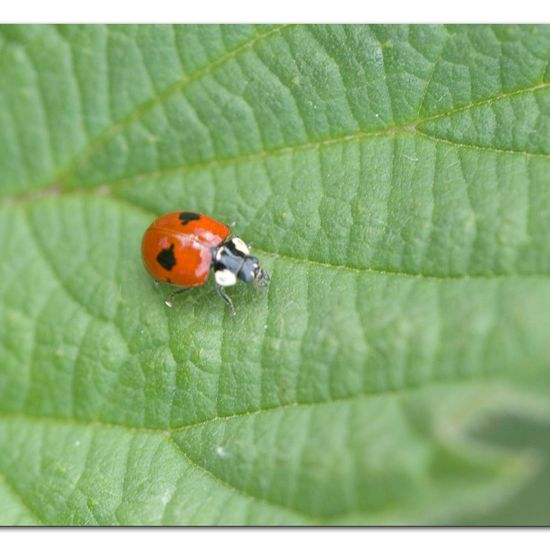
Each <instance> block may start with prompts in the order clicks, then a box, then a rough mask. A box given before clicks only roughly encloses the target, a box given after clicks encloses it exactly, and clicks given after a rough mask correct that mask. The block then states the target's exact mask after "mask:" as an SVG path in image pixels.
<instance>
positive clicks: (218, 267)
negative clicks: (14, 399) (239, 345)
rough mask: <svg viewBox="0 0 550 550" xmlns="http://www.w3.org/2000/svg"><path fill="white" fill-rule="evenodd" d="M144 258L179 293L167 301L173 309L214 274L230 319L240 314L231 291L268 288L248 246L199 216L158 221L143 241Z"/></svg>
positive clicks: (153, 272)
mask: <svg viewBox="0 0 550 550" xmlns="http://www.w3.org/2000/svg"><path fill="white" fill-rule="evenodd" d="M141 253H142V257H143V263H144V265H145V268H146V269H147V271H148V272H149V274H150V275H151V276H152V277H153V278H154V279H155V280H156V281H161V282H165V283H169V284H171V285H174V286H176V287H179V288H178V289H177V290H175V291H174V292H173V293H172V294H170V296H169V298H167V299H166V305H167V306H169V307H171V306H172V302H171V299H170V298H171V297H172V296H173V295H175V294H178V293H180V292H183V291H185V290H188V289H190V288H193V287H197V286H202V285H204V284H205V283H206V281H207V279H208V275H209V273H210V271H212V272H213V273H214V280H215V282H216V289H217V291H218V294H219V295H220V296H221V297H222V298H223V299H224V301H225V303H226V304H227V305H228V306H229V311H230V314H231V316H234V315H235V308H234V306H233V302H232V301H231V298H230V297H229V296H228V295H227V293H226V292H225V288H226V287H228V286H233V285H235V284H236V283H237V281H238V280H239V279H240V280H241V281H244V282H245V283H252V282H253V283H254V284H255V285H256V286H257V287H259V288H263V287H266V286H267V285H268V283H269V274H268V273H267V271H264V270H263V269H262V268H261V267H260V262H259V261H258V258H255V257H254V256H251V255H250V248H249V247H248V246H247V245H246V244H245V243H244V241H242V240H241V239H239V237H236V236H231V228H230V227H229V226H228V225H225V224H224V223H221V222H219V221H217V220H215V219H213V218H209V217H208V216H205V215H204V214H198V213H196V212H170V213H169V214H164V215H163V216H161V217H160V218H157V219H156V220H155V221H154V222H153V223H152V224H151V225H150V226H149V227H148V228H147V230H146V231H145V234H144V235H143V240H142V243H141Z"/></svg>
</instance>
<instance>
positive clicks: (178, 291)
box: [164, 287, 191, 307]
mask: <svg viewBox="0 0 550 550" xmlns="http://www.w3.org/2000/svg"><path fill="white" fill-rule="evenodd" d="M190 288H191V287H189V288H177V289H176V290H173V291H172V292H170V294H168V296H167V297H166V300H164V303H165V304H166V305H167V306H168V307H172V306H173V305H174V297H175V296H177V295H178V294H181V293H182V292H186V291H187V290H189V289H190Z"/></svg>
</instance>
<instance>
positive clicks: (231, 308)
mask: <svg viewBox="0 0 550 550" xmlns="http://www.w3.org/2000/svg"><path fill="white" fill-rule="evenodd" d="M216 290H217V291H218V294H219V295H220V296H221V297H222V298H223V300H224V302H225V303H226V304H227V306H228V307H229V315H231V317H235V306H234V305H233V301H232V300H231V298H230V297H229V296H228V295H227V293H226V292H225V288H224V287H223V286H222V285H216Z"/></svg>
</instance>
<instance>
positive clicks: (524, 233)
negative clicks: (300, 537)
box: [0, 25, 550, 525]
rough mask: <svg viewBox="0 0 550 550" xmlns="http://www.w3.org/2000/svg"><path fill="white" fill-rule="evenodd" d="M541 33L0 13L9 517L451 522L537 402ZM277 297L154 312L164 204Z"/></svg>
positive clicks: (544, 56)
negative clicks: (512, 423)
mask: <svg viewBox="0 0 550 550" xmlns="http://www.w3.org/2000/svg"><path fill="white" fill-rule="evenodd" d="M549 60H550V27H546V26H538V27H537V26H520V27H514V26H496V27H490V26H448V27H445V26H411V27H408V26H359V25H354V26H299V25H298V26H291V25H282V26H258V27H252V26H245V25H242V26H199V27H194V26H173V27H171V26H137V27H132V26H99V25H98V26H80V27H72V26H62V27H48V26H3V27H0V75H1V76H0V166H2V170H1V171H0V196H1V199H0V201H1V202H0V236H1V239H0V326H2V327H3V330H2V331H1V332H0V522H1V523H3V524H12V523H23V524H29V523H30V524H48V525H51V524H56V525H64V524H78V525H82V524H103V525H104V524H109V525H110V524H251V525H259V524H261V525H265V524H340V523H347V524H377V523H389V524H403V523H412V524H426V523H446V524H448V523H453V522H457V521H459V520H460V518H461V517H464V516H465V515H467V516H469V517H473V516H475V514H476V513H478V512H480V513H482V512H486V511H487V510H491V509H493V508H495V507H497V506H498V505H499V504H500V503H502V502H506V501H507V500H509V499H511V498H513V496H514V494H515V493H516V492H517V491H518V490H519V489H520V488H521V487H522V486H523V485H524V484H525V483H526V481H527V480H529V479H530V478H532V476H533V475H535V473H536V472H537V471H539V468H540V463H539V462H537V461H536V460H535V458H536V457H534V456H533V455H532V454H528V453H527V452H525V450H522V449H515V450H514V451H511V450H505V449H503V448H499V447H498V446H495V445H489V444H488V443H484V442H483V441H480V440H476V439H474V438H473V437H472V436H471V433H472V430H475V429H476V428H478V427H480V426H483V425H484V422H486V421H487V419H490V418H492V417H494V416H495V415H500V414H503V413H506V414H518V415H520V416H522V417H526V418H535V417H536V418H538V419H542V420H543V421H544V422H548V414H549V410H550V407H549V405H550V402H549V401H548V390H549V389H550V339H549V338H548V333H549V329H550V326H549V322H548V311H550V277H549V276H550V239H548V234H549V228H550V177H549V174H550V122H549V121H550V69H549ZM179 208H181V209H185V210H197V211H202V212H205V213H208V214H209V215H212V216H214V217H216V218H218V219H221V220H225V221H227V222H230V221H232V220H236V221H237V228H238V233H239V235H241V236H242V237H243V238H244V239H245V240H247V241H253V243H254V250H255V253H257V255H258V256H259V257H260V258H261V260H262V262H263V263H265V265H266V267H267V269H268V270H269V271H270V273H271V277H272V284H271V285H270V288H269V290H268V291H267V292H266V293H264V294H261V293H260V294H257V293H256V292H254V291H253V289H250V288H245V287H244V285H242V286H243V287H236V288H235V289H231V291H230V293H231V295H232V296H233V298H234V300H235V303H236V307H237V313H238V317H237V320H236V321H235V322H234V321H232V320H231V319H230V318H229V316H228V314H227V312H225V311H224V307H223V304H222V303H221V302H220V301H219V300H218V299H217V297H216V295H215V291H214V290H213V288H212V287H211V286H207V287H205V288H203V289H200V290H196V291H193V292H191V293H188V294H186V295H184V296H182V297H181V299H179V300H178V301H177V304H176V307H174V308H173V309H171V310H169V309H167V308H166V307H165V306H164V304H163V293H164V290H163V289H156V288H154V286H153V285H152V281H151V280H150V279H149V278H148V276H147V274H146V273H145V271H144V269H143V266H142V264H141V259H140V252H139V250H140V242H141V237H142V234H143V231H144V229H145V228H146V227H147V225H148V224H149V223H150V222H151V220H152V219H153V218H154V217H155V216H156V215H159V214H161V213H164V212H167V211H171V210H174V209H179Z"/></svg>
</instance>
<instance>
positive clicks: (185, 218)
mask: <svg viewBox="0 0 550 550" xmlns="http://www.w3.org/2000/svg"><path fill="white" fill-rule="evenodd" d="M200 217H201V215H200V214H197V213H196V212H180V216H179V218H180V220H181V224H182V225H185V224H186V223H189V222H192V221H194V220H198V219H200Z"/></svg>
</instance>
